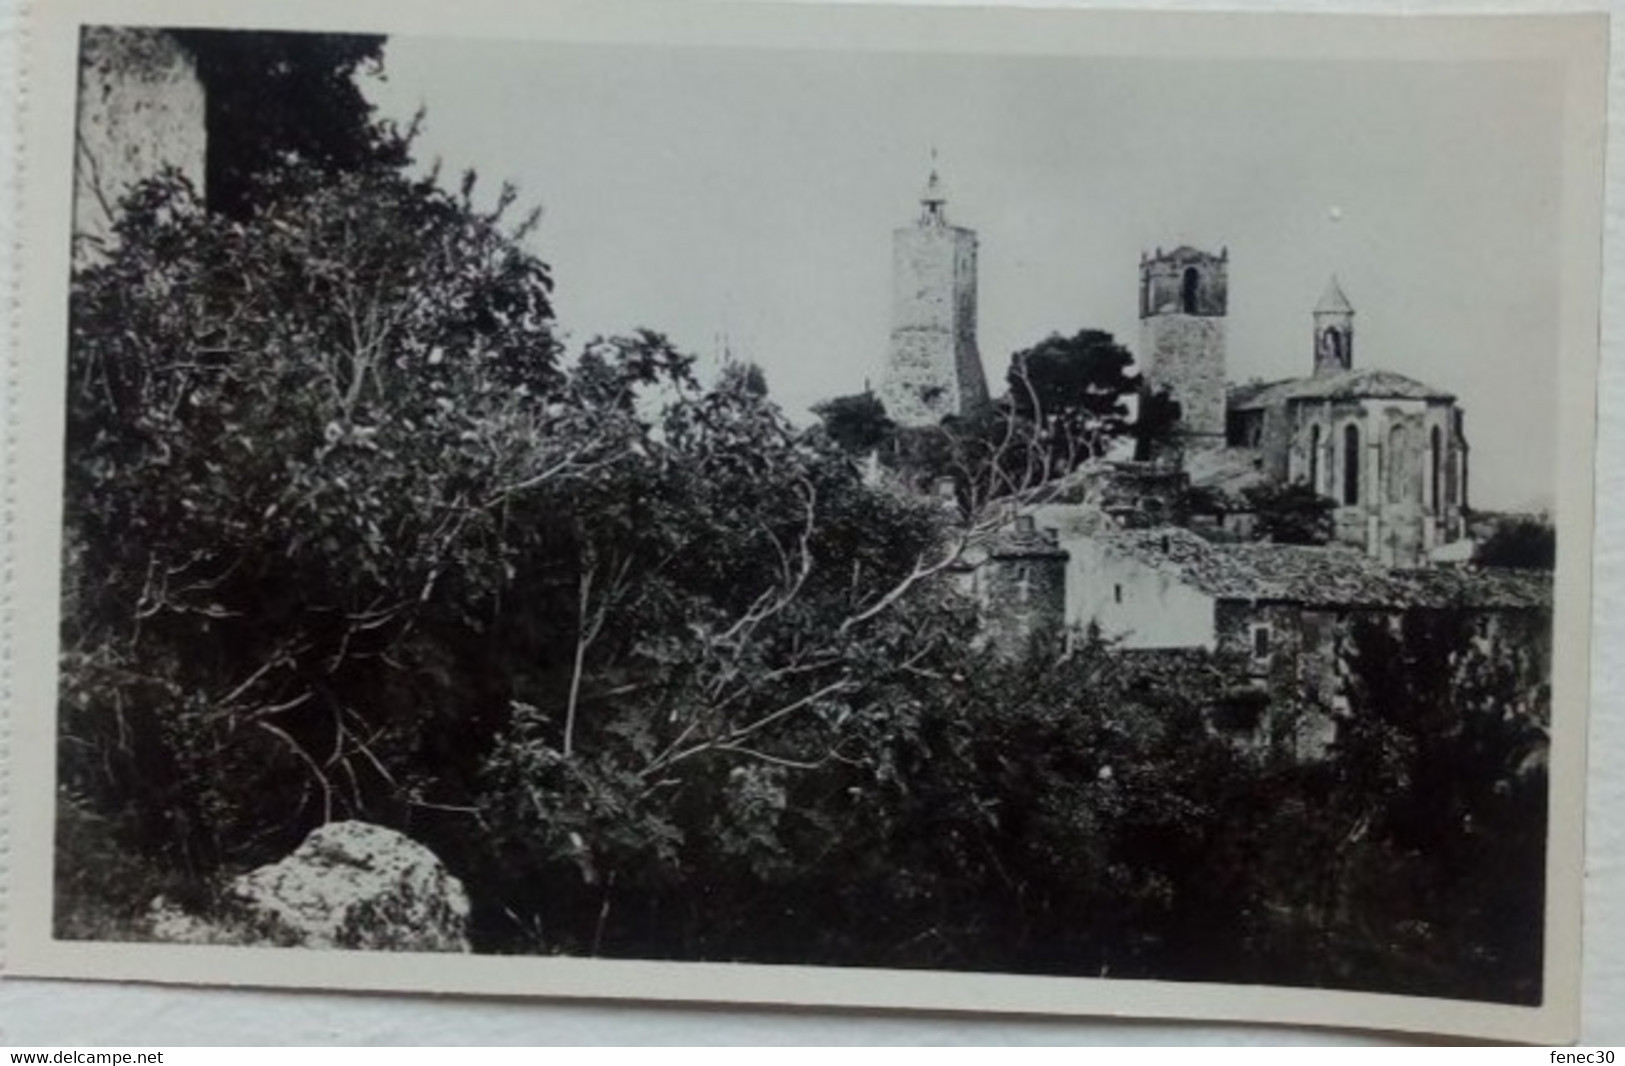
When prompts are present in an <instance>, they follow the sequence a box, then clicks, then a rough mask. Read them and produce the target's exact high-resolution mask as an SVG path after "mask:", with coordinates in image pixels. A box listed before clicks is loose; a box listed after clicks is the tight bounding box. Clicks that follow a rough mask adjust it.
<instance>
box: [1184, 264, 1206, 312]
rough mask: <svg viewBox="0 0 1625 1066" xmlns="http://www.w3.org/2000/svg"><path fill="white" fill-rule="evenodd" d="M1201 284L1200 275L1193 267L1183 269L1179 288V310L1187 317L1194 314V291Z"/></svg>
mask: <svg viewBox="0 0 1625 1066" xmlns="http://www.w3.org/2000/svg"><path fill="white" fill-rule="evenodd" d="M1201 284H1202V275H1201V274H1200V273H1199V272H1198V271H1197V269H1196V268H1195V267H1186V268H1185V277H1184V279H1183V280H1182V281H1181V282H1180V286H1179V309H1180V310H1181V311H1184V312H1185V313H1186V314H1187V315H1194V314H1195V313H1196V290H1197V289H1198V288H1199V287H1200V286H1201Z"/></svg>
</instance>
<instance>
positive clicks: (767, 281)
mask: <svg viewBox="0 0 1625 1066" xmlns="http://www.w3.org/2000/svg"><path fill="white" fill-rule="evenodd" d="M385 65H386V69H387V81H386V82H385V83H383V84H377V85H372V86H369V93H370V94H371V95H372V96H373V98H374V99H375V100H376V101H377V102H378V104H379V106H380V109H381V110H382V112H383V113H384V114H386V115H391V116H398V117H406V116H409V115H410V114H411V113H412V112H413V111H414V110H416V109H417V107H418V106H419V105H420V104H421V105H423V106H425V107H426V109H427V125H426V127H425V131H424V134H423V137H422V139H421V141H420V142H419V145H418V155H419V158H420V159H421V160H423V161H425V162H428V161H432V160H434V159H436V158H438V159H439V160H441V162H442V163H443V166H444V168H445V173H446V178H445V180H446V181H447V182H448V183H449V182H453V181H455V177H456V175H457V173H458V172H460V171H461V170H463V169H465V168H469V167H472V168H474V169H475V170H477V171H478V172H479V174H480V176H481V180H482V183H483V184H484V186H485V187H486V189H487V193H488V194H490V193H491V192H493V191H494V190H495V188H496V186H497V185H498V184H499V183H500V182H502V181H504V180H507V181H512V182H514V183H515V184H517V185H518V186H519V190H520V203H521V205H524V206H526V207H529V206H532V205H539V206H541V207H542V209H543V212H544V214H543V220H542V224H541V226H540V228H539V229H538V231H537V232H536V233H535V234H534V235H533V237H532V238H531V244H532V246H533V248H534V250H535V251H536V253H537V254H538V255H539V256H540V257H541V258H542V259H543V260H545V261H546V262H548V263H549V264H551V266H552V268H553V271H554V276H555V280H556V282H557V286H558V287H557V291H556V294H555V295H556V310H557V313H558V319H559V322H560V325H561V326H562V328H563V329H564V331H565V333H566V337H567V340H568V341H570V343H571V347H572V349H574V348H576V347H578V346H579V345H580V343H582V342H584V341H586V340H588V339H590V338H591V337H593V336H594V335H596V334H600V333H606V334H607V333H624V332H627V331H630V330H632V329H634V328H637V327H640V326H644V327H648V328H651V329H656V330H659V331H661V332H664V333H666V334H668V335H669V336H670V337H671V338H672V339H673V340H674V341H675V342H676V343H677V344H678V345H679V347H681V348H683V349H684V350H687V351H690V352H693V353H695V354H699V355H702V356H707V357H714V356H715V355H716V353H717V352H718V351H719V349H720V347H721V343H722V338H726V339H727V343H728V344H729V345H730V347H731V349H732V351H733V352H734V354H735V355H736V356H737V357H739V358H744V359H750V360H753V361H755V362H757V363H758V364H760V365H761V366H762V368H763V369H764V371H765V372H766V375H767V380H768V384H769V387H770V389H771V391H772V393H773V396H774V397H775V398H776V399H777V400H778V401H779V402H780V403H781V404H783V406H784V407H785V409H786V410H787V411H789V412H790V413H791V414H792V416H794V417H797V418H798V419H805V418H806V417H807V415H806V408H807V406H808V405H810V404H812V403H814V402H816V401H818V400H819V399H822V398H826V397H829V396H835V395H840V394H843V393H850V392H856V391H859V390H860V389H862V387H863V385H864V381H865V380H866V379H872V380H873V381H874V382H876V383H877V384H878V382H879V379H880V377H881V374H882V369H883V367H884V362H885V357H886V350H887V336H888V332H889V328H890V326H889V315H890V292H891V278H890V270H891V231H892V229H893V228H895V227H897V226H900V225H905V224H908V223H909V222H911V221H912V219H913V218H914V216H915V214H916V212H917V210H918V204H917V199H918V196H919V192H920V189H921V188H922V186H923V184H924V180H925V177H926V174H927V172H928V170H929V168H930V152H931V149H932V147H933V146H935V148H936V149H937V152H938V154H939V157H940V163H939V165H940V170H941V173H942V177H943V180H944V182H945V184H946V187H947V193H948V214H949V218H950V220H951V221H953V222H955V223H957V224H959V225H963V226H967V227H969V228H972V229H974V230H976V231H977V233H978V235H979V238H980V301H979V316H980V329H979V344H980V349H981V353H982V359H983V363H984V365H985V366H986V370H987V376H988V381H989V385H990V386H991V387H992V389H993V391H994V392H995V393H998V392H1002V391H1003V381H1004V372H1005V369H1006V367H1007V366H1008V362H1009V357H1010V354H1011V353H1012V352H1013V351H1016V350H1018V349H1020V348H1023V347H1027V346H1030V345H1031V344H1033V343H1035V342H1037V341H1038V340H1041V339H1042V338H1043V337H1045V336H1046V335H1048V334H1049V333H1052V332H1061V333H1072V332H1075V331H1077V330H1079V329H1082V328H1085V327H1092V328H1101V329H1106V330H1108V331H1110V332H1112V333H1113V334H1115V335H1116V336H1117V338H1118V340H1119V341H1121V342H1122V343H1124V344H1125V345H1127V346H1128V347H1129V349H1130V350H1131V351H1133V350H1134V349H1135V348H1136V347H1137V344H1138V333H1139V328H1138V320H1137V317H1136V316H1137V310H1138V308H1137V302H1136V287H1137V284H1138V264H1139V258H1140V253H1141V251H1142V250H1151V249H1153V248H1155V247H1157V246H1159V245H1160V246H1162V247H1165V248H1167V247H1173V246H1175V245H1178V244H1182V243H1189V244H1194V245H1196V246H1197V247H1201V248H1206V249H1209V250H1212V251H1217V250H1218V249H1219V247H1220V246H1221V245H1224V246H1228V248H1229V250H1230V315H1229V325H1228V329H1229V360H1228V371H1227V372H1228V375H1229V377H1230V378H1231V380H1238V381H1239V380H1245V379H1248V378H1252V377H1262V378H1266V379H1272V378H1279V377H1288V376H1294V375H1299V374H1306V373H1308V372H1309V370H1310V368H1311V365H1312V363H1311V359H1312V354H1311V345H1310V337H1311V319H1310V314H1309V313H1310V309H1311V308H1312V307H1313V305H1314V303H1315V300H1316V298H1317V297H1318V296H1319V295H1320V292H1321V290H1322V289H1323V288H1324V286H1325V283H1326V279H1327V277H1328V276H1329V275H1330V274H1332V273H1333V272H1335V273H1336V274H1337V275H1338V277H1339V279H1340V281H1341V283H1342V286H1343V289H1344V291H1345V292H1346V293H1347V294H1348V297H1349V299H1350V301H1351V302H1352V303H1353V305H1354V307H1355V310H1356V318H1355V337H1356V339H1355V360H1356V365H1357V366H1364V367H1376V368H1382V369H1388V370H1394V371H1398V372H1400V373H1403V374H1408V375H1410V376H1412V377H1415V378H1419V379H1421V380H1422V381H1425V382H1427V383H1429V384H1431V385H1435V386H1438V387H1440V388H1444V389H1447V390H1449V391H1452V392H1454V393H1456V394H1457V396H1458V397H1459V399H1460V402H1461V404H1462V406H1463V408H1464V409H1465V411H1466V419H1467V421H1466V427H1467V436H1468V441H1469V443H1470V445H1471V447H1472V449H1473V453H1472V471H1473V485H1472V492H1473V502H1474V504H1475V505H1477V506H1480V507H1527V506H1532V505H1543V504H1545V503H1547V502H1549V500H1550V496H1551V493H1550V489H1549V486H1550V482H1551V478H1552V472H1553V469H1554V461H1555V438H1554V434H1553V432H1552V429H1551V423H1552V419H1553V412H1554V410H1555V403H1556V390H1555V387H1554V379H1553V366H1554V360H1555V355H1556V349H1557V340H1558V288H1557V266H1558V257H1559V240H1558V237H1559V228H1558V207H1559V196H1560V177H1561V158H1560V154H1559V143H1560V131H1561V116H1562V110H1561V103H1562V101H1561V96H1560V85H1561V83H1560V81H1559V78H1558V73H1557V70H1556V69H1555V68H1551V67H1544V66H1539V65H1534V64H1530V65H1522V66H1514V65H1508V64H1490V63H1384V64H1375V63H1370V62H1366V63H1318V64H1317V63H1307V62H1305V63H1292V62H1275V63H1259V62H1256V61H1251V62H1228V63H1225V62H1212V63H1205V64H1203V63H1197V64H1193V63H1190V62H1173V61H1146V60H1119V59H1112V60H1101V59H1060V58H1045V57H1032V56H988V57H974V56H972V57H967V56H936V55H920V54H907V55H904V54H892V53H872V52H871V53H862V54H849V53H840V52H829V51H812V50H809V51H778V50H774V51H767V50H746V49H700V48H683V49H678V48H654V47H640V46H587V45H558V44H533V43H523V44H521V43H511V44H509V43H498V42H479V41H447V40H435V41H426V40H422V39H413V38H404V37H397V38H392V39H391V41H390V43H389V45H388V48H387V51H386V59H385Z"/></svg>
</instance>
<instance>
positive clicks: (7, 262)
mask: <svg viewBox="0 0 1625 1066" xmlns="http://www.w3.org/2000/svg"><path fill="white" fill-rule="evenodd" d="M35 2H44V3H48V2H49V0H35ZM849 2H861V0H849ZM984 2H985V3H988V4H993V3H998V2H999V0H984ZM1051 2H1052V3H1054V4H1057V5H1058V4H1060V3H1062V2H1063V0H1051ZM1012 6H1014V5H1012ZM1071 6H1108V5H1100V4H1096V5H1088V4H1085V3H1083V2H1082V0H1072V5H1071ZM1142 6H1148V5H1142ZM1155 6H1157V7H1165V8H1179V9H1185V10H1221V9H1247V10H1264V11H1268V10H1298V11H1302V10H1308V9H1314V10H1342V11H1362V12H1368V13H1377V12H1387V13H1394V12H1421V11H1427V12H1441V11H1448V12H1463V13H1465V12H1495V11H1518V10H1523V11H1529V10H1538V11H1541V12H1551V11H1554V10H1599V9H1607V10H1611V11H1612V13H1613V15H1614V16H1615V23H1614V26H1613V28H1612V34H1613V47H1612V69H1611V72H1610V78H1609V99H1610V114H1611V119H1610V124H1609V125H1610V145H1609V152H1608V158H1609V161H1610V163H1609V182H1608V208H1607V221H1608V232H1607V250H1606V263H1605V277H1604V287H1605V292H1604V300H1603V323H1602V330H1603V366H1602V374H1601V381H1600V384H1599V395H1600V401H1599V402H1600V412H1601V418H1600V422H1599V425H1598V448H1599V457H1600V461H1599V477H1598V498H1597V560H1596V583H1597V585H1596V591H1597V596H1596V626H1595V630H1594V632H1593V648H1594V656H1595V658H1594V662H1593V691H1594V702H1593V708H1592V718H1591V733H1590V762H1591V775H1590V778H1591V779H1590V783H1589V797H1588V809H1589V817H1588V822H1587V838H1588V839H1587V871H1586V936H1585V939H1586V952H1585V992H1584V1019H1583V1028H1582V1038H1581V1042H1582V1043H1585V1044H1593V1045H1595V1044H1625V823H1622V821H1621V819H1620V818H1619V815H1620V814H1621V813H1622V812H1625V711H1622V708H1621V703H1622V702H1625V656H1620V655H1617V654H1613V652H1614V649H1615V648H1617V647H1620V646H1621V645H1622V644H1625V639H1622V638H1625V463H1622V462H1617V461H1610V459H1611V457H1613V456H1617V455H1620V454H1621V448H1622V445H1625V287H1621V286H1620V285H1619V284H1617V281H1618V279H1619V278H1620V276H1621V270H1622V269H1625V0H1598V2H1595V3H1590V4H1577V3H1550V2H1547V3H1542V2H1540V0H1522V2H1520V3H1494V2H1488V3H1486V2H1478V3H1460V2H1452V0H1430V2H1421V0H1413V2H1409V3H1405V2H1394V0H1387V2H1377V0H1372V2H1367V3H1339V4H1310V3H1304V2H1302V0H1297V2H1291V0H1289V2H1285V3H1283V2H1279V0H1277V2H1267V0H1266V2H1260V0H1252V2H1247V0H1229V2H1226V3H1216V2H1200V0H1188V2H1184V3H1167V2H1159V3H1157V4H1156V5H1155ZM19 8H20V0H0V101H5V102H6V103H10V102H11V101H15V100H17V99H19V97H20V92H21V90H20V87H19V86H20V80H21V79H20V76H19V54H20V51H19ZM19 165H20V160H19V146H18V144H17V139H16V117H15V115H14V114H13V113H12V112H11V109H10V108H8V107H6V106H5V105H4V104H0V249H3V251H0V307H3V308H6V309H7V310H9V308H10V306H11V304H12V301H13V299H14V296H13V294H14V292H15V289H14V278H15V276H16V275H15V271H17V270H18V269H26V264H20V263H18V262H17V261H16V259H15V257H14V256H13V254H12V249H13V247H14V242H13V236H14V233H15V224H16V220H15V218H14V215H13V212H14V203H15V201H14V194H13V189H12V187H11V182H10V179H11V177H12V176H13V175H14V174H15V173H16V168H17V167H18V166H19ZM6 318H7V313H6V312H5V311H0V323H3V322H5V321H6ZM9 344H10V337H9V329H5V330H0V345H6V346H9ZM6 350H7V349H6V348H0V352H5V351H6ZM0 365H5V363H4V360H0ZM6 384H7V382H5V381H4V380H0V389H4V388H5V387H6ZM0 443H3V442H0ZM9 507H10V497H9V494H8V496H7V509H8V510H9ZM4 523H5V519H0V533H3V532H5V524H4ZM5 565H7V566H8V567H9V565H10V562H9V558H8V559H7V560H6V562H5ZM3 594H4V589H3V585H0V596H3ZM10 622H11V624H13V625H26V624H27V622H28V620H27V619H26V618H16V617H14V618H11V619H10ZM8 655H9V649H8V648H7V647H6V645H5V640H4V634H3V633H0V694H4V693H5V692H6V689H7V686H6V684H5V674H4V669H5V662H6V661H7V658H6V657H7V656H8ZM5 699H6V697H5V696H4V695H0V700H5ZM3 736H4V733H3V732H0V737H3ZM5 757H6V754H5V752H4V750H3V749H0V802H3V796H4V789H3V782H4V777H5V769H4V766H5ZM4 853H5V837H4V827H3V824H0V868H3V866H4ZM0 906H3V904H0ZM0 913H3V912H0ZM3 928H4V925H3V917H0V929H3ZM312 965H319V959H313V960H312ZM1382 1042H1385V1041H1384V1038H1383V1037H1381V1036H1380V1035H1376V1034H1359V1033H1346V1032H1335V1031H1327V1030H1318V1031H1313V1030H1294V1029H1286V1028H1278V1027H1243V1026H1204V1025H1197V1024H1149V1023H1135V1022H1115V1021H1074V1020H1059V1021H1049V1020H1032V1019H1020V1020H1012V1019H1008V1018H972V1017H962V1016H952V1017H948V1016H932V1017H920V1016H898V1015H880V1014H860V1013H833V1012H831V1013H823V1012H811V1011H800V1012H786V1011H774V1010H764V1009H749V1010H729V1009H703V1010H702V1009H698V1008H671V1007H634V1006H627V1005H619V1004H604V1005H596V1004H594V1005H581V1004H564V1003H556V1002H530V1001H524V1002H520V1001H512V1000H507V1001H493V1000H472V999H435V998H427V997H420V996H370V995H359V994H342V995H339V994H329V995H317V994H308V993H286V992H236V991H226V990H211V989H186V988H169V987H153V986H134V985H131V986H122V985H108V984H81V983H69V982H46V981H26V980H8V979H3V978H0V1046H7V1045H10V1046H30V1045H57V1044H68V1043H72V1044H81V1045H82V1044H125V1045H186V1044H199V1045H211V1044H213V1045H219V1044H228V1045H229V1044H598V1043H632V1044H640V1043H689V1044H692V1043H728V1044H738V1043H762V1044H787V1043H871V1044H918V1043H961V1044H1038V1043H1045V1044H1053V1043H1077V1044H1165V1043H1180V1044H1186V1043H1218V1044H1302V1043H1336V1044H1349V1043H1354V1044H1371V1043H1382Z"/></svg>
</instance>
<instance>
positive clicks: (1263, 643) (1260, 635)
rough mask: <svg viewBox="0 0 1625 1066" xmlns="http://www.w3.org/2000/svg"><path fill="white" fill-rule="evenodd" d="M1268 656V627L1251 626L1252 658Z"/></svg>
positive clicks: (1266, 657)
mask: <svg viewBox="0 0 1625 1066" xmlns="http://www.w3.org/2000/svg"><path fill="white" fill-rule="evenodd" d="M1269 657H1270V627H1269V626H1253V658H1255V659H1268V658H1269Z"/></svg>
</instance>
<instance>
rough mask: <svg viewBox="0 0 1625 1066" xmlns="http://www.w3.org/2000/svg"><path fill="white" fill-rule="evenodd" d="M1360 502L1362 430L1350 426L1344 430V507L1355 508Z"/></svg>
mask: <svg viewBox="0 0 1625 1066" xmlns="http://www.w3.org/2000/svg"><path fill="white" fill-rule="evenodd" d="M1359 502H1360V429H1359V427H1358V426H1354V425H1348V426H1345V427H1344V428H1343V505H1344V506H1345V507H1353V506H1354V505H1355V504H1357V503H1359Z"/></svg>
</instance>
